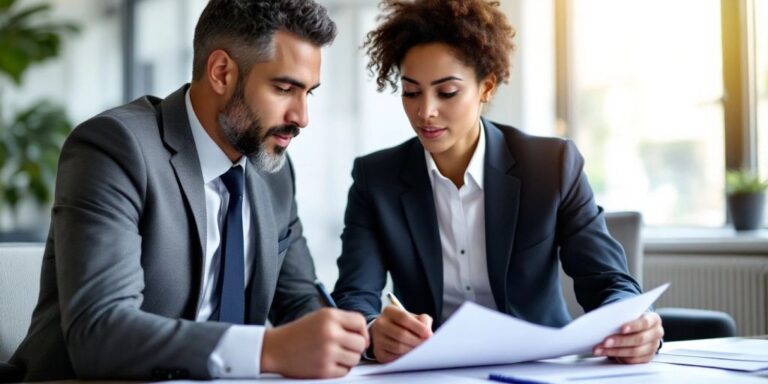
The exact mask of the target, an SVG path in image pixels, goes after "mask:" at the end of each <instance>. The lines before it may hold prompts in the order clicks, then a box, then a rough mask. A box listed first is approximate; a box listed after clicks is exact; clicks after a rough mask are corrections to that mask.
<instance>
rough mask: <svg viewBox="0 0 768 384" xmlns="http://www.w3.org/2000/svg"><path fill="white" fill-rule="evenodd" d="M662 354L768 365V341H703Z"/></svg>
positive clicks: (665, 350) (667, 350)
mask: <svg viewBox="0 0 768 384" xmlns="http://www.w3.org/2000/svg"><path fill="white" fill-rule="evenodd" d="M662 354H665V355H676V356H692V357H706V358H710V359H723V360H739V361H762V362H766V363H768V340H754V339H723V340H713V341H710V342H703V340H701V341H699V342H697V343H688V344H687V346H685V347H682V348H665V349H664V350H663V351H662ZM767 365H768V364H767Z"/></svg>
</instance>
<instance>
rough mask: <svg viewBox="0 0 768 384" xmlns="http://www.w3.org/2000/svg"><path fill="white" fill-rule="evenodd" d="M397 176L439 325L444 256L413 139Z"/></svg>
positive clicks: (431, 198)
mask: <svg viewBox="0 0 768 384" xmlns="http://www.w3.org/2000/svg"><path fill="white" fill-rule="evenodd" d="M400 176H401V178H402V179H403V181H404V182H405V183H406V185H407V188H406V192H405V193H403V195H402V196H401V202H402V204H403V211H404V212H405V218H406V221H407V222H408V229H409V230H410V232H411V238H412V239H413V243H414V244H415V245H416V250H417V252H418V254H419V257H420V258H421V262H422V264H423V265H424V270H425V271H426V274H427V276H426V277H427V281H428V283H429V287H430V289H431V291H432V300H433V302H434V306H435V315H436V320H437V321H438V322H439V318H440V314H441V313H442V310H443V305H442V303H443V252H442V247H441V246H440V230H439V228H438V226H437V212H436V211H435V201H434V196H433V195H432V184H431V183H430V182H429V174H428V173H427V165H426V162H425V160H424V149H423V147H422V146H421V144H420V143H419V141H418V140H416V139H414V140H413V143H412V145H411V148H410V152H409V154H408V160H407V162H406V165H405V167H404V169H403V171H402V173H401V175H400Z"/></svg>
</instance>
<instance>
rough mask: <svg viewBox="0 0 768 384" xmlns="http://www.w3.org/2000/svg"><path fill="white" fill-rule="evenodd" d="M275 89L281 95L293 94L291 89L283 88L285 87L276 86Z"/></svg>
mask: <svg viewBox="0 0 768 384" xmlns="http://www.w3.org/2000/svg"><path fill="white" fill-rule="evenodd" d="M275 89H276V90H277V92H279V93H291V87H288V88H283V87H278V86H277V85H276V86H275Z"/></svg>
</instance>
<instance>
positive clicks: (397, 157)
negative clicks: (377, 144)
mask: <svg viewBox="0 0 768 384" xmlns="http://www.w3.org/2000/svg"><path fill="white" fill-rule="evenodd" d="M417 147H418V148H417ZM419 148H421V144H420V143H419V139H418V138H416V137H413V138H411V139H408V140H406V141H404V142H402V143H400V144H398V145H395V146H393V147H389V148H385V149H381V150H378V151H375V152H371V153H369V154H367V155H363V156H360V157H358V158H357V162H361V163H364V164H365V165H367V166H377V165H379V166H392V165H394V164H396V163H402V162H403V161H405V160H406V159H407V158H408V157H409V156H410V155H411V154H412V153H414V151H415V150H418V149H419ZM422 150H423V149H422Z"/></svg>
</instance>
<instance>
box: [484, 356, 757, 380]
mask: <svg viewBox="0 0 768 384" xmlns="http://www.w3.org/2000/svg"><path fill="white" fill-rule="evenodd" d="M534 364H536V365H534ZM517 365H518V364H513V365H509V366H506V367H500V368H498V369H493V368H492V369H490V372H491V374H489V377H493V379H494V380H495V381H499V382H507V383H521V382H526V383H547V384H574V383H579V384H588V383H612V384H648V383H654V384H664V383H670V384H671V383H674V384H677V383H681V382H685V383H699V384H702V383H717V384H722V383H728V384H737V383H739V384H741V383H744V384H751V383H755V384H757V383H764V382H765V379H764V378H758V377H751V376H746V375H738V374H734V373H731V372H728V371H720V370H714V369H705V368H694V367H685V366H679V365H678V366H675V365H668V364H653V363H651V364H636V365H627V364H619V363H613V362H611V361H609V360H608V359H600V360H594V359H588V360H587V361H584V362H570V363H565V364H555V363H545V362H539V363H528V364H520V367H517ZM505 379H506V380H505Z"/></svg>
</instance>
